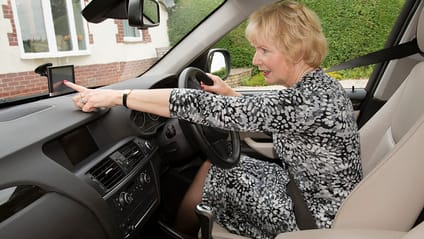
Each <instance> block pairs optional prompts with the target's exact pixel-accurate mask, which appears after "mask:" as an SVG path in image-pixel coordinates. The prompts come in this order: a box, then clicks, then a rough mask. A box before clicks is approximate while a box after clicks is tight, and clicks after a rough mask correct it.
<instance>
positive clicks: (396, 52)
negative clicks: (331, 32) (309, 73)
mask: <svg viewBox="0 0 424 239" xmlns="http://www.w3.org/2000/svg"><path fill="white" fill-rule="evenodd" d="M415 53H421V50H420V48H419V47H418V43H417V39H416V38H414V39H413V40H411V41H409V42H405V43H401V44H399V45H396V46H392V47H389V48H384V49H381V50H378V51H375V52H372V53H369V54H366V55H363V56H360V57H357V58H355V59H352V60H349V61H346V62H343V63H340V64H338V65H336V66H333V67H331V68H330V69H328V70H326V72H333V71H340V70H345V69H350V68H354V67H359V66H367V65H372V64H376V63H381V62H385V61H388V60H393V59H400V58H403V57H407V56H410V55H413V54H415Z"/></svg>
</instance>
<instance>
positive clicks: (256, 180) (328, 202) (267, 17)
mask: <svg viewBox="0 0 424 239" xmlns="http://www.w3.org/2000/svg"><path fill="white" fill-rule="evenodd" d="M246 37H247V39H248V40H249V41H250V43H251V44H252V46H253V47H254V48H255V55H254V57H253V64H254V65H256V66H257V67H258V68H259V70H260V71H262V72H263V75H264V77H265V79H266V81H267V83H268V84H278V85H283V86H286V87H287V88H286V89H283V90H278V91H277V90H276V91H273V92H271V93H265V94H262V95H256V96H241V95H240V94H239V93H237V92H235V91H234V90H233V89H231V88H230V87H228V86H227V85H226V84H225V83H224V82H223V81H222V80H221V79H220V78H219V77H217V76H213V75H209V77H210V78H211V79H212V80H213V82H214V84H213V85H212V86H208V85H202V89H203V90H204V91H202V90H193V89H157V90H156V89H155V90H132V91H131V92H128V91H114V90H89V89H86V88H84V87H81V86H78V85H74V84H71V83H66V84H67V85H68V86H69V87H71V88H73V89H75V90H77V91H79V92H80V93H81V94H78V95H76V96H75V97H74V98H73V100H74V103H75V104H76V106H77V107H79V108H81V109H82V110H83V111H86V112H89V111H92V110H94V109H95V108H96V107H112V106H115V105H121V104H123V101H125V100H126V105H127V106H128V107H129V108H132V109H135V110H139V111H146V112H150V113H154V114H158V115H161V116H164V117H177V118H180V119H185V120H189V121H192V122H195V123H203V124H205V125H211V126H214V127H219V128H223V129H232V130H238V131H259V132H261V131H266V132H272V135H273V137H272V138H273V143H274V149H275V152H276V155H277V156H278V158H279V160H281V164H282V165H283V167H282V166H279V165H277V164H274V163H269V162H265V161H261V160H258V159H254V158H250V157H248V156H245V155H242V156H241V160H240V163H239V164H238V165H237V166H236V167H234V168H232V169H230V170H224V169H220V168H217V167H215V166H213V165H212V166H211V165H210V164H209V163H205V164H204V165H202V167H201V169H200V170H199V172H198V174H197V175H196V178H195V180H194V182H193V184H192V185H191V187H190V188H189V190H188V192H187V193H186V196H185V197H184V199H183V202H182V204H181V207H180V210H179V216H180V217H185V218H191V220H193V221H194V220H195V215H194V206H195V205H196V204H197V203H200V202H203V203H204V204H207V205H209V206H210V207H212V209H213V211H214V214H215V216H216V221H217V222H218V223H219V224H221V225H222V226H224V227H226V228H227V229H228V230H230V231H231V232H234V233H237V234H240V235H245V236H249V237H254V238H273V237H274V236H275V235H276V234H278V233H281V232H286V231H293V230H298V225H297V224H296V218H295V215H294V212H293V202H292V200H291V198H290V196H288V194H287V184H288V182H289V173H291V174H292V175H293V179H294V183H295V184H296V186H297V187H298V188H299V189H300V191H301V192H302V194H303V196H304V198H305V202H306V204H307V207H308V209H309V210H310V211H311V213H312V215H313V218H314V220H315V222H316V224H317V226H318V227H319V228H328V227H330V226H331V223H332V221H333V219H334V216H335V214H336V212H337V210H338V208H339V207H340V205H341V203H342V201H343V199H344V198H345V197H346V196H347V195H348V194H349V192H350V191H351V190H352V189H353V188H354V186H355V185H356V184H357V183H358V182H359V181H360V180H361V177H362V175H361V163H360V158H359V137H358V132H357V128H356V123H355V120H354V117H353V114H352V112H353V109H352V105H351V102H350V100H349V98H348V97H347V96H346V93H345V91H344V89H343V88H342V86H341V85H340V84H339V83H338V82H337V81H336V80H334V79H332V78H331V77H329V76H328V75H326V74H324V72H323V70H322V69H321V68H320V64H321V63H322V62H323V60H324V58H325V55H326V52H327V43H326V39H325V37H324V35H323V33H322V29H321V26H320V22H319V19H318V17H317V16H316V14H315V13H314V12H312V11H311V10H309V9H307V8H306V7H305V6H304V5H302V4H299V3H296V2H292V1H283V2H278V3H274V4H271V5H269V6H266V7H264V8H262V9H259V10H258V11H256V12H254V13H253V14H252V15H251V16H250V18H249V23H248V26H247V29H246ZM205 91H207V92H213V93H216V94H209V93H207V92H205ZM124 95H125V96H124ZM123 98H125V100H123ZM212 106H213V107H212ZM177 221H180V222H182V221H183V220H177ZM184 223H185V224H190V225H191V223H187V222H186V221H184ZM177 226H178V227H179V228H183V227H184V225H177ZM185 229H188V228H185Z"/></svg>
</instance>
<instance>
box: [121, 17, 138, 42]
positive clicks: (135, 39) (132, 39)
mask: <svg viewBox="0 0 424 239" xmlns="http://www.w3.org/2000/svg"><path fill="white" fill-rule="evenodd" d="M125 23H126V24H127V25H128V27H130V28H132V27H131V26H130V25H129V24H128V20H122V30H123V34H124V42H142V41H143V33H142V32H141V31H140V30H138V29H134V30H138V31H139V34H140V36H138V37H135V36H126V35H125Z"/></svg>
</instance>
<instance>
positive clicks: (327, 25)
mask: <svg viewBox="0 0 424 239" xmlns="http://www.w3.org/2000/svg"><path fill="white" fill-rule="evenodd" d="M300 2H303V3H304V4H306V6H307V7H309V8H310V9H312V10H314V11H315V12H316V13H317V15H318V16H319V17H320V19H321V24H322V28H323V31H324V34H325V36H326V38H327V41H328V46H329V51H328V54H327V57H326V60H325V61H324V63H323V64H322V67H323V68H324V69H328V68H330V67H331V66H334V65H337V64H339V63H341V62H344V61H347V60H350V59H354V58H355V57H358V56H361V55H365V54H367V53H370V52H373V51H377V50H379V49H382V48H384V45H385V43H386V41H387V39H388V37H389V34H390V32H391V30H392V28H393V26H394V23H395V21H396V19H397V17H398V15H399V13H400V11H401V9H402V7H403V5H404V3H405V0H399V1H387V0H374V1H356V0H340V1H334V0H320V1H317V0H300ZM246 24H247V23H246V22H243V23H242V24H241V25H240V26H239V27H237V28H236V29H234V30H233V31H231V32H230V33H229V34H227V35H226V36H225V37H224V38H223V39H222V40H221V41H219V42H218V43H217V44H216V45H215V47H217V48H225V49H228V50H229V51H230V54H231V59H232V66H233V70H232V74H236V75H240V74H242V75H243V77H241V78H242V80H240V81H239V82H237V83H236V84H233V86H235V87H239V88H240V89H248V88H249V87H255V88H256V87H257V86H267V84H266V82H265V80H264V77H263V75H262V74H261V73H260V72H259V71H258V69H257V68H256V67H255V66H253V64H252V57H253V54H254V49H253V48H252V47H251V46H250V44H249V42H248V41H247V40H246V39H245V37H244V30H245V28H246ZM373 69H374V65H371V66H366V67H358V68H354V69H350V70H343V71H339V72H334V73H330V75H331V76H333V77H334V78H336V79H338V80H341V83H342V84H343V85H344V86H345V87H346V88H350V87H351V86H352V85H354V86H355V87H359V88H362V87H365V85H366V83H367V81H368V78H369V77H370V75H371V73H372V71H373ZM236 77H238V78H240V77H239V76H236ZM269 87H271V86H267V87H266V88H269ZM272 87H274V86H272Z"/></svg>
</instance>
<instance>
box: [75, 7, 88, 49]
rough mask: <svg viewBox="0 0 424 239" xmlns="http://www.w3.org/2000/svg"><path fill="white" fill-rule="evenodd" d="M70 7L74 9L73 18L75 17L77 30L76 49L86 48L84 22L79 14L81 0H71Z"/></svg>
mask: <svg viewBox="0 0 424 239" xmlns="http://www.w3.org/2000/svg"><path fill="white" fill-rule="evenodd" d="M72 8H73V10H74V19H75V29H76V31H77V41H78V49H80V50H87V43H86V42H87V41H86V37H85V31H84V23H83V20H82V17H81V15H80V14H79V13H80V12H81V11H82V8H81V0H72Z"/></svg>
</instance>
